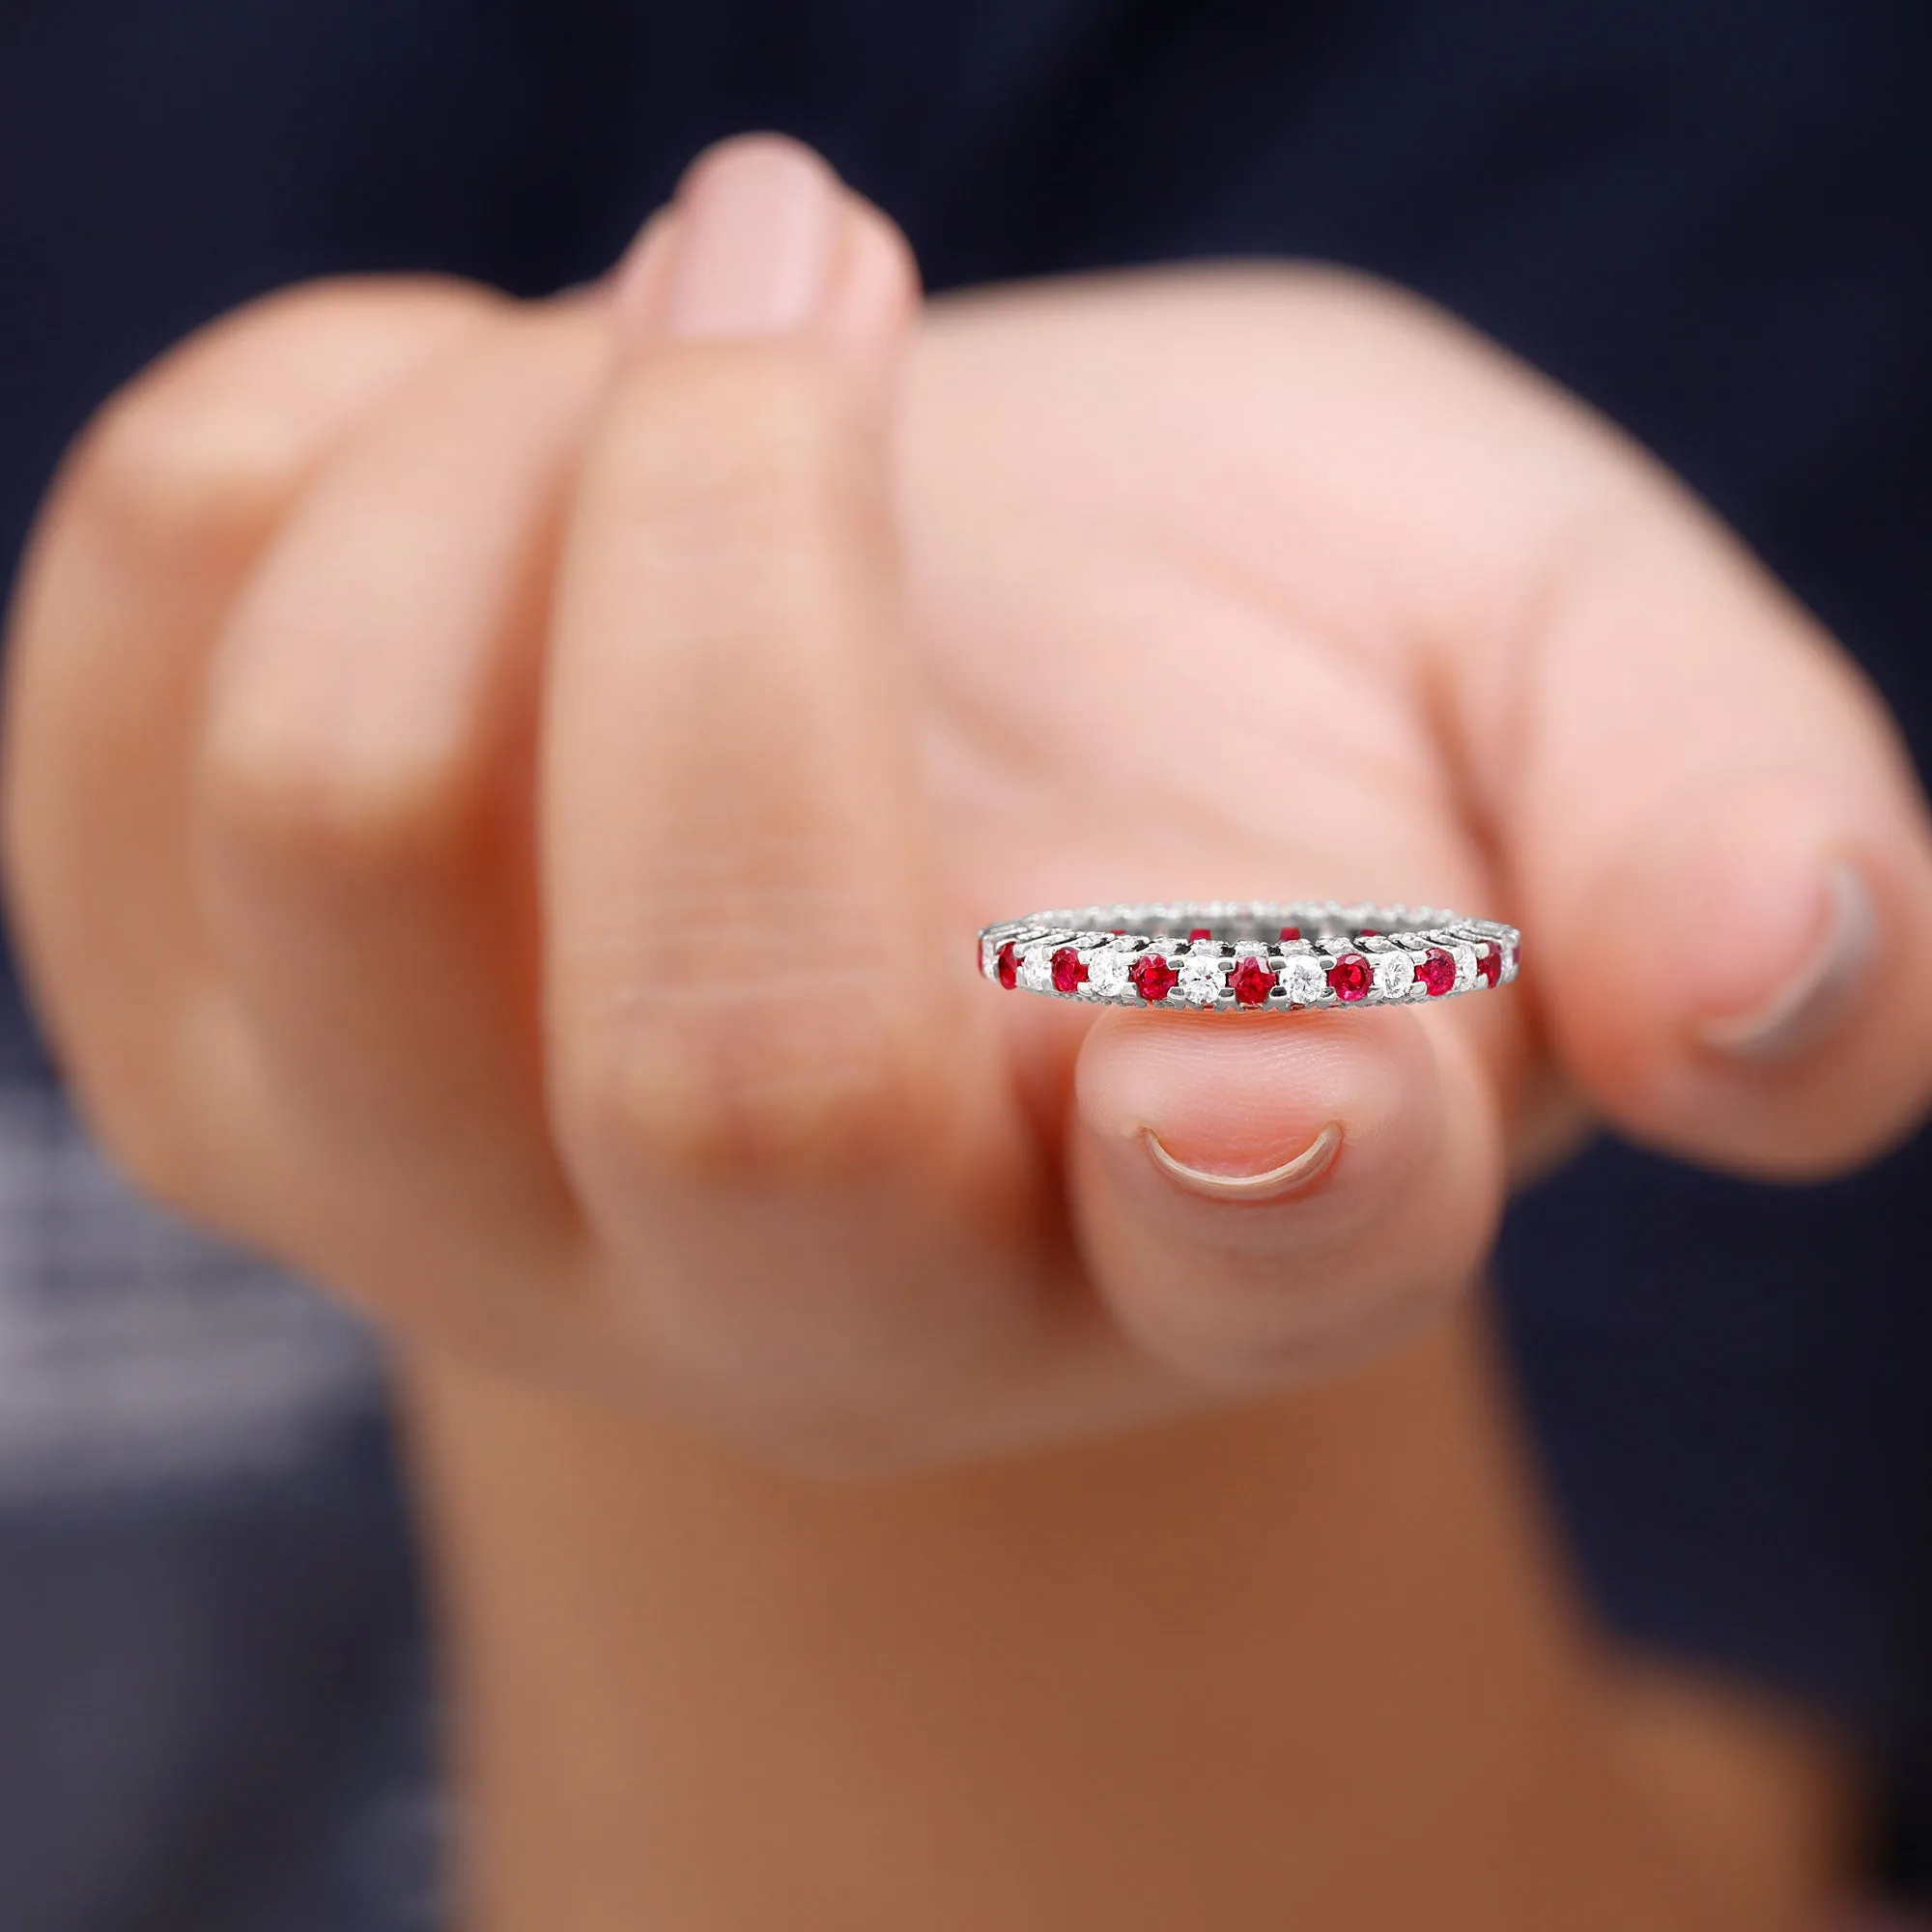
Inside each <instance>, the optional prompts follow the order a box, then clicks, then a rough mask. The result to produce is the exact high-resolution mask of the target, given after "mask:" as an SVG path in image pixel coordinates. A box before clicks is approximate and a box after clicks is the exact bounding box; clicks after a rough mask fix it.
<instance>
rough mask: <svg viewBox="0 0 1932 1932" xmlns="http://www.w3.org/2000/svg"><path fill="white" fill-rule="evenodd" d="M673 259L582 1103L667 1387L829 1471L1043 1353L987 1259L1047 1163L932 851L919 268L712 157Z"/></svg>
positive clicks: (606, 572)
mask: <svg viewBox="0 0 1932 1932" xmlns="http://www.w3.org/2000/svg"><path fill="white" fill-rule="evenodd" d="M675 226H676V230H677V233H676V240H675V242H674V247H675V249H676V251H677V253H676V255H675V258H674V260H673V262H672V264H671V266H670V268H669V270H668V273H667V276H666V283H665V291H664V298H663V300H662V303H661V304H660V305H659V306H658V307H657V308H656V309H655V310H654V311H653V312H651V313H650V314H648V315H647V316H645V317H643V318H636V317H634V319H633V322H632V335H631V348H630V352H629V355H628V358H627V361H626V364H625V367H624V369H623V371H622V373H621V374H620V376H619V378H618V380H617V382H616V384H615V385H614V387H613V389H612V391H611V394H610V395H609V397H608V398H607V400H606V402H605V405H604V408H603V411H602V413H601V417H600V426H599V434H598V437H597V439H596V441H595V444H594V446H593V448H592V450H591V452H590V455H589V458H588V460H587V462H586V465H585V469H584V473H583V476H582V483H581V486H580V490H579V494H578V497H577V500H576V504H575V509H574V516H573V523H572V528H571V531H570V536H569V541H568V546H567V550H566V555H565V564H564V573H563V580H562V583H561V588H560V593H559V604H558V611H557V617H556V624H555V631H554V648H553V656H552V664H551V679H550V684H549V688H548V692H547V697H546V720H545V738H544V746H543V754H542V786H543V805H542V834H543V855H544V870H545V880H546V890H547V897H548V914H549V923H548V937H549V942H550V953H549V958H548V971H547V989H546V990H547V998H548V1007H549V1026H550V1037H551V1039H552V1042H553V1047H554V1059H553V1066H552V1070H553V1082H554V1084H553V1107H554V1120H555V1123H556V1129H557V1133H558V1137H559V1141H560V1144H561V1146H562V1148H563V1151H564V1153H565V1157H566V1161H567V1164H568V1166H569V1169H570V1171H571V1173H572V1176H573V1178H574V1179H575V1180H576V1181H577V1183H578V1185H579V1187H580V1189H581V1191H582V1195H583V1197H584V1198H585V1200H586V1201H587V1203H588V1205H589V1208H590V1211H591V1212H592V1214H593V1216H594V1217H595V1218H596V1219H597V1221H598V1223H599V1224H600V1226H601V1227H602V1228H603V1229H604V1231H605V1232H606V1234H607V1236H608V1237H609V1238H610V1239H611V1241H612V1242H613V1243H614V1244H615V1246H616V1248H617V1250H618V1251H619V1252H620V1253H621V1254H623V1255H625V1256H626V1257H628V1260H629V1264H630V1265H631V1267H632V1270H633V1278H634V1282H635V1285H636V1290H637V1293H639V1295H640V1296H641V1302H640V1314H639V1318H638V1319H641V1320H642V1321H644V1323H645V1324H646V1326H647V1328H648V1330H649V1333H650V1335H651V1337H652V1339H653V1341H654V1343H655V1344H656V1346H657V1347H658V1349H659V1350H660V1351H661V1353H662V1354H663V1355H664V1356H665V1357H666V1359H668V1360H670V1361H672V1362H674V1363H676V1364H677V1365H678V1367H679V1371H680V1372H681V1373H683V1374H684V1375H686V1376H687V1377H689V1378H695V1379H696V1380H697V1381H699V1382H702V1383H705V1384H708V1385H710V1386H711V1387H713V1388H714V1389H717V1388H727V1389H729V1390H730V1391H731V1392H732V1393H733V1394H735V1395H736V1396H738V1397H740V1398H741V1399H742V1400H741V1405H740V1406H741V1407H742V1406H745V1404H747V1403H749V1404H750V1405H751V1406H752V1407H753V1408H756V1407H757V1406H760V1405H762V1406H763V1407H764V1409H765V1410H766V1411H768V1412H769V1413H770V1414H773V1415H777V1414H781V1413H782V1414H784V1415H788V1416H792V1417H797V1416H799V1415H802V1414H805V1413H807V1412H808V1411H811V1410H814V1409H815V1410H817V1411H818V1412H819V1418H820V1421H821V1422H822V1424H823V1427H822V1428H820V1429H817V1430H816V1431H815V1435H816V1441H817V1442H818V1444H820V1445H821V1446H822V1445H823V1444H824V1443H826V1442H828V1441H830V1440H833V1439H835V1438H836V1436H837V1434H838V1432H837V1427H836V1424H837V1421H838V1416H839V1415H840V1414H841V1413H842V1414H844V1415H845V1416H846V1417H847V1418H848V1419H849V1417H850V1415H851V1414H852V1413H855V1412H857V1411H858V1410H861V1409H870V1410H872V1411H874V1412H875V1413H876V1411H877V1408H878V1405H879V1404H880V1402H881V1400H882V1399H883V1395H884V1392H885V1391H887V1390H890V1391H891V1394H892V1399H893V1400H894V1401H895V1402H896V1403H898V1404H899V1405H901V1406H903V1407H904V1408H905V1409H906V1410H907V1411H908V1412H909V1413H910V1414H911V1415H914V1416H916V1415H918V1413H919V1411H920V1408H921V1406H922V1405H925V1404H927V1402H928V1400H929V1397H930V1393H931V1389H932V1385H933V1378H934V1377H935V1376H938V1377H944V1376H948V1375H956V1374H958V1373H962V1372H963V1371H962V1368H961V1365H962V1363H967V1362H971V1361H974V1360H978V1359H980V1358H983V1356H984V1355H985V1354H986V1353H987V1352H988V1351H989V1350H996V1349H998V1348H1000V1347H1002V1346H1005V1345H1006V1344H1007V1343H1008V1342H1009V1339H1010V1331H1011V1329H1012V1327H1013V1325H1014V1322H1015V1320H1016V1318H1017V1311H1016V1309H1015V1308H1014V1307H1013V1306H1012V1305H1011V1303H1010V1302H1009V1300H1007V1299H1006V1298H1005V1296H1004V1293H999V1294H996V1293H994V1292H993V1291H992V1290H991V1289H989V1288H988V1287H987V1285H986V1284H987V1283H988V1281H989V1280H991V1279H993V1278H994V1276H995V1272H996V1271H995V1270H994V1269H993V1268H991V1267H990V1266H989V1265H988V1264H987V1263H986V1259H985V1256H984V1254H983V1253H982V1252H980V1250H978V1249H973V1251H972V1255H971V1264H970V1265H968V1264H966V1263H965V1262H964V1261H963V1260H962V1255H963V1253H964V1252H965V1251H966V1250H968V1249H971V1248H972V1241H973V1236H972V1235H971V1233H970V1232H969V1228H970V1226H971V1225H972V1224H975V1223H976V1221H977V1220H980V1219H983V1220H985V1221H987V1222H993V1221H997V1220H1000V1219H1001V1218H1003V1217H1002V1215H1001V1213H1000V1211H999V1210H1000V1209H1001V1208H1003V1207H1004V1208H1008V1209H1009V1212H1008V1213H1007V1214H1006V1215H1005V1217H1004V1218H1006V1219H1007V1220H1008V1221H1009V1222H1010V1224H1011V1225H1012V1227H1013V1228H1014V1230H1015V1231H1017V1230H1018V1229H1019V1228H1020V1227H1022V1226H1023V1225H1024V1221H1025V1217H1024V1214H1023V1213H1020V1212H1019V1211H1018V1210H1016V1209H1012V1208H1011V1205H1010V1203H1003V1202H1002V1200H1001V1198H1000V1197H1001V1190H1002V1189H1003V1188H1005V1189H1006V1190H1008V1191H1009V1192H1011V1191H1013V1190H1015V1189H1016V1188H1017V1187H1018V1185H1019V1180H1018V1176H1019V1174H1020V1171H1021V1166H1020V1161H1019V1156H1018V1151H1017V1150H1016V1149H1015V1148H1014V1147H1013V1146H1012V1145H1011V1144H1010V1137H1007V1138H1003V1136H1002V1133H1001V1126H1002V1124H1003V1123H1004V1122H1005V1120H1006V1101H1005V1095H1004V1093H1003V1091H1002V1090H1001V1088H1000V1083H999V1078H998V1075H997V1074H996V1073H994V1072H993V1071H991V1070H990V1069H991V1066H992V1064H993V1063H992V1062H991V1058H990V1056H987V1055H983V1054H980V1053H977V1052H976V1051H975V1047H974V1042H973V1037H972V1036H971V1035H970V1034H969V1032H968V1028H969V1026H973V1025H976V1024H979V1022H976V1021H974V1020H972V1019H971V1018H970V1016H969V1014H968V1012H967V1009H966V1001H965V999H964V998H963V997H962V996H963V995H967V994H970V992H971V990H972V987H971V984H970V975H969V974H967V973H965V972H964V971H963V965H964V962H963V958H961V957H956V956H955V955H956V954H958V953H962V952H963V949H958V948H950V947H948V946H947V944H946V943H945V940H944V938H943V935H942V932H941V928H940V922H939V917H938V914H937V911H936V909H935V903H934V901H935V897H936V894H935V891H934V887H933V883H932V880H931V876H930V866H929V861H928V856H927V845H926V839H925V835H924V830H923V809H922V804H921V799H920V785H919V779H918V772H917V768H916V762H915V744H914V730H913V714H912V691H911V672H910V667H909V665H908V663H907V659H906V652H905V645H904V639H903V636H902V633H901V629H900V620H899V612H898V608H897V590H896V558H895V533H894V531H893V528H892V524H891V516H890V510H889V504H888V488H887V475H886V469H885V454H884V448H885V431H886V418H887V416H888V413H889V405H890V398H891V395H892V392H893V388H894V384H895V370H896V360H897V346H898V339H899V337H900V335H901V334H902V332H903V329H904V327H905V324H906V320H907V317H908V312H909V309H910V305H911V300H912V296H913V288H912V281H911V276H910V273H909V270H908V265H907V262H906V258H905V255H904V253H903V248H902V245H901V244H900V243H898V241H896V238H895V237H894V236H893V235H892V233H891V231H890V230H889V229H887V228H886V227H885V226H884V225H883V223H882V222H881V221H880V220H879V218H878V217H877V216H876V215H873V214H870V213H868V212H867V211H865V210H863V209H862V208H860V207H859V206H858V205H856V204H854V203H852V202H851V201H850V200H849V199H848V198H846V197H844V196H843V195H842V194H841V193H840V191H839V190H838V187H837V185H836V183H835V182H834V181H833V179H832V178H831V177H830V175H829V174H828V173H827V171H826V170H825V169H824V168H823V165H822V164H821V163H819V162H818V161H817V160H816V159H815V157H812V156H810V155H808V154H806V153H805V152H804V151H801V150H799V149H796V148H795V147H793V146H791V145H790V144H789V143H781V142H778V141H773V140H753V141H748V142H742V143H732V144H729V145H727V146H726V147H725V148H724V149H722V150H719V151H716V152H714V153H713V154H712V155H711V156H708V157H706V158H705V159H703V160H701V161H700V162H699V163H698V164H697V165H696V168H695V169H694V171H693V173H692V175H691V176H690V177H689V178H688V180H687V182H686V184H685V185H684V187H683V188H682V189H681V191H680V196H679V201H678V205H677V210H676V214H675ZM962 1203H965V1204H968V1205H961V1204H962ZM1009 1238H1011V1239H1013V1240H1015V1241H1017V1240H1018V1239H1019V1238H1020V1236H1019V1235H1018V1233H1017V1232H1015V1233H1014V1234H1013V1235H1011V1236H1009ZM921 1368H923V1369H924V1370H926V1371H929V1372H930V1373H928V1374H925V1375H922V1374H921V1373H920V1372H919V1371H920V1369H921Z"/></svg>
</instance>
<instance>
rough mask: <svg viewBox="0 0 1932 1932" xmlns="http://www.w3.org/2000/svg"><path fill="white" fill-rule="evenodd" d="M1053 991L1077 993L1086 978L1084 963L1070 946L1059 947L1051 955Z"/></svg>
mask: <svg viewBox="0 0 1932 1932" xmlns="http://www.w3.org/2000/svg"><path fill="white" fill-rule="evenodd" d="M1052 972H1053V990H1054V991H1055V992H1056V993H1077V992H1078V991H1079V990H1080V987H1081V984H1082V982H1083V981H1084V980H1086V978H1087V966H1086V962H1085V961H1084V960H1083V959H1082V958H1081V957H1080V955H1079V953H1077V952H1074V950H1073V949H1072V947H1070V946H1063V947H1061V948H1060V949H1059V950H1058V951H1057V952H1055V953H1054V955H1053V965H1052Z"/></svg>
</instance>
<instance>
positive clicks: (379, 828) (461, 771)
mask: <svg viewBox="0 0 1932 1932" xmlns="http://www.w3.org/2000/svg"><path fill="white" fill-rule="evenodd" d="M431 722H432V721H425V724H426V725H428V724H430V723H431ZM433 724H434V728H426V729H425V730H424V731H422V732H421V733H420V734H419V735H416V736H412V737H403V736H402V735H401V734H398V735H397V736H396V737H394V738H392V739H389V740H386V741H380V742H379V741H378V740H377V738H376V737H375V736H374V734H367V733H364V734H357V733H342V734H340V735H338V734H335V733H332V732H331V731H329V730H328V729H327V725H326V722H325V721H323V720H321V719H320V718H318V717H317V716H316V715H315V714H314V713H312V712H307V711H302V710H294V709H292V708H290V707H284V706H282V705H280V704H278V703H276V702H275V701H274V694H273V693H272V692H270V693H266V694H264V693H258V692H247V693H243V694H241V695H239V696H237V697H236V698H234V699H232V700H230V701H227V702H220V703H217V704H215V705H214V706H213V707H212V709H211V713H210V716H209V719H208V721H207V725H206V728H205V734H204V738H203V743H202V747H201V754H200V761H199V762H200V769H199V771H198V773H197V784H196V806H197V810H198V813H199V816H200V818H201V821H202V825H203V828H204V831H205V833H206V835H207V836H208V838H210V839H211V840H212V842H213V848H214V850H215V851H216V852H217V854H219V855H221V856H222V857H224V858H227V859H230V860H232V861H236V862H239V863H240V864H241V865H242V866H243V867H246V868H249V869H251V870H252V869H259V868H261V867H270V868H273V869H275V870H277V871H280V872H283V873H287V872H299V873H303V874H306V875H309V876H311V877H312V878H314V879H315V880H317V881H318V882H327V883H330V884H333V885H334V886H336V887H338V888H350V889H369V888H377V887H381V886H383V885H384V884H387V883H390V882H400V883H407V882H409V881H412V880H415V879H420V878H422V877H423V876H425V875H427V874H434V873H438V872H440V871H442V870H444V869H445V868H447V867H449V866H451V865H452V864H455V863H457V862H458V861H460V859H461V858H462V856H463V855H464V854H465V853H466V852H467V851H468V850H469V848H470V847H471V846H472V845H473V844H474V843H475V841H477V840H478V839H479V838H482V837H483V836H484V833H485V829H486V827H487V823H488V821H489V817H490V811H489V797H490V789H491V773H490V765H489V758H488V754H487V750H486V748H485V747H484V746H482V745H481V744H480V743H479V742H478V740H477V739H476V737H475V736H474V734H472V733H469V732H468V731H467V730H466V729H465V728H464V725H463V721H461V720H460V719H457V718H451V717H443V718H440V719H438V720H435V721H433Z"/></svg>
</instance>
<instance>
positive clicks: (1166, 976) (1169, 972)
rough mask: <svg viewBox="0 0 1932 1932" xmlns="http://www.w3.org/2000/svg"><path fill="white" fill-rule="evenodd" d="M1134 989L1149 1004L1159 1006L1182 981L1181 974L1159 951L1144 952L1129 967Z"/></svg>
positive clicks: (1128, 974)
mask: <svg viewBox="0 0 1932 1932" xmlns="http://www.w3.org/2000/svg"><path fill="white" fill-rule="evenodd" d="M1127 978H1128V979H1129V980H1132V981H1133V982H1134V990H1135V991H1136V992H1137V993H1139V994H1140V996H1141V998H1142V999H1144V1000H1145V1001H1146V1002H1147V1003H1148V1005H1149V1006H1151V1007H1157V1006H1159V1005H1160V1003H1161V1002H1162V1001H1163V1000H1164V999H1166V998H1167V996H1168V995H1169V994H1170V993H1171V992H1173V991H1174V989H1175V987H1177V986H1178V985H1179V983H1180V975H1179V973H1177V972H1176V971H1175V970H1174V968H1173V967H1172V966H1170V965H1169V964H1168V963H1167V961H1166V960H1165V959H1163V958H1162V957H1161V956H1160V954H1159V953H1158V952H1144V953H1142V954H1141V956H1140V957H1139V958H1138V959H1136V960H1135V961H1134V963H1133V964H1132V965H1131V966H1130V967H1128V968H1127Z"/></svg>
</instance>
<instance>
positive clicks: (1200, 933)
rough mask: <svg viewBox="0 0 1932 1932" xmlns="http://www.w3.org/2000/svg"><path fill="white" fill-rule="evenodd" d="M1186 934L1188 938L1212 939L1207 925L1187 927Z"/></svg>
mask: <svg viewBox="0 0 1932 1932" xmlns="http://www.w3.org/2000/svg"><path fill="white" fill-rule="evenodd" d="M1187 936H1188V938H1189V939H1212V938H1213V937H1214V934H1213V932H1212V931H1211V930H1210V929H1209V928H1208V926H1205V925H1195V926H1190V927H1189V928H1188V932H1187Z"/></svg>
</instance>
